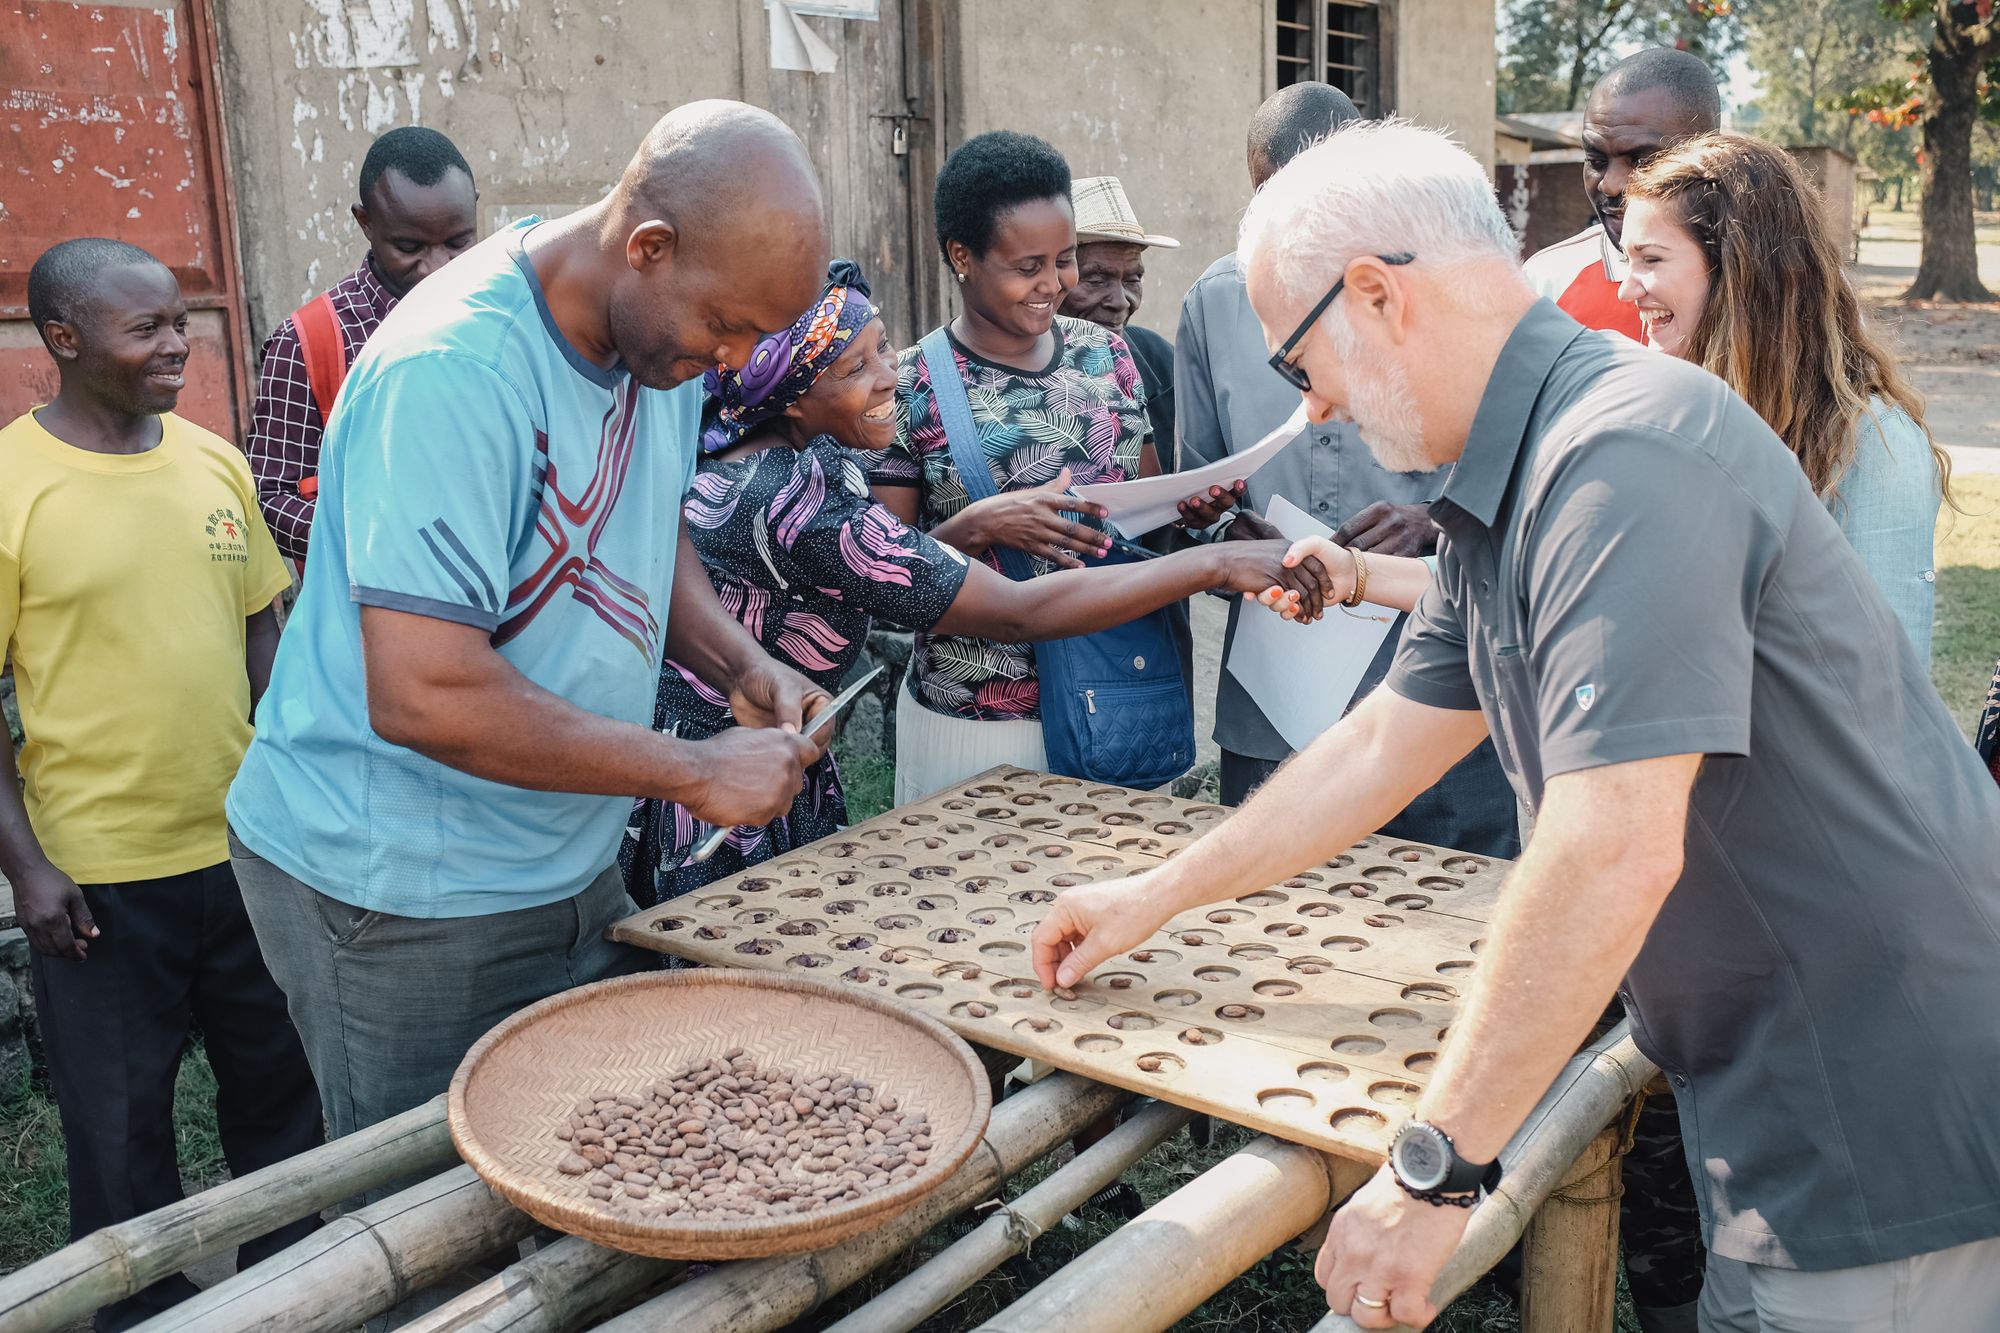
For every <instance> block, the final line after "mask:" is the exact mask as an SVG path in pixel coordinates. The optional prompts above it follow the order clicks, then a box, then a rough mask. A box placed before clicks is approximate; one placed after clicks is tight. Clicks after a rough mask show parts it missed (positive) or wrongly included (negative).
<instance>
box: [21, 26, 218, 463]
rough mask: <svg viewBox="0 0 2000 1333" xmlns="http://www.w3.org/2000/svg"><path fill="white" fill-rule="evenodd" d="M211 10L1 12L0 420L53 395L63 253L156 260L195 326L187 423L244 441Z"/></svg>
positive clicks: (184, 402) (183, 405)
mask: <svg viewBox="0 0 2000 1333" xmlns="http://www.w3.org/2000/svg"><path fill="white" fill-rule="evenodd" d="M215 53H216V47H215V28H214V24H213V20H212V15H211V12H210V0H118V2H117V3H113V4H103V3H100V4H82V3H67V2H66V0H42V2H40V3H36V2H34V0H0V130H4V132H5V147H4V148H0V421H10V420H12V419H13V418H14V417H15V416H17V415H19V414H20V413H21V412H24V411H26V410H27V409H28V408H30V407H33V406H35V405H36V404H38V403H44V402H47V401H48V399H49V398H50V396H51V395H53V394H54V392H55V383H56V376H55V368H54V367H53V366H52V365H51V364H50V361H49V358H48V355H47V353H45V352H44V351H43V350H42V346H41V340H40V338H39V337H38V336H37V335H36V333H35V329H34V326H33V325H32V324H30V323H29V322H28V317H27V316H28V308H27V307H28V269H29V267H30V266H32V265H33V264H34V262H35V257H36V256H37V255H39V254H41V253H42V251H44V250H46V249H48V247H50V246H51V245H54V244H55V243H56V242H58V241H64V240H69V239H70V238H72V237H76V236H109V237H113V238H116V239H118V240H121V241H129V242H131V243H132V244H133V245H137V246H140V247H142V248H144V249H146V250H148V251H150V252H151V253H153V254H155V255H157V256H159V258H160V260H161V261H162V262H163V263H165V264H166V265H167V266H168V267H170V268H172V269H173V271H174V276H175V277H177V278H178V279H179V280H180V285H181V291H182V293H183V294H184V295H185V296H186V297H187V302H188V306H189V313H190V319H189V321H188V325H189V341H190V342H191V343H192V344H193V346H192V349H191V353H190V355H189V357H188V368H187V381H188V382H187V389H186V390H185V391H184V392H183V393H182V394H181V402H180V412H181V414H182V415H183V416H186V417H188V418H190V419H191V420H194V421H198V422H200V423H201V424H202V425H204V426H207V427H208V428H209V429H210V430H213V431H215V432H217V433H218V434H221V435H222V436H224V437H225V438H227V439H230V440H235V441H239V442H240V441H241V440H242V438H243V437H242V430H241V427H242V425H243V423H244V422H246V421H247V420H248V417H249V398H248V394H247V379H246V374H247V372H246V366H247V362H246V360H245V357H244V355H243V349H244V347H245V346H246V339H247V332H248V330H247V328H246V325H245V321H244V315H243V300H242V285H241V281H240V279H239V276H238V272H237V262H236V233H235V224H234V199H233V197H232V194H231V191H230V186H229V173H228V154H227V152H226V151H225V146H224V142H223V137H222V120H221V115H220V110H219V108H218V107H217V105H216V92H217V89H216V68H217V66H216V54H215Z"/></svg>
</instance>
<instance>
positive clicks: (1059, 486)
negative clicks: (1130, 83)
mask: <svg viewBox="0 0 2000 1333" xmlns="http://www.w3.org/2000/svg"><path fill="white" fill-rule="evenodd" d="M1069 193H1070V173H1069V164H1068V163H1067V162H1065V161H1064V160H1063V157H1062V154H1060V153H1058V152H1057V151H1056V150H1055V149H1054V148H1051V147H1050V146H1049V145H1048V144H1046V143H1044V142H1043V141H1042V140H1040V139H1037V138H1034V137H1033V136H1031V135H1026V134H1016V133H1013V132H1011V131H1007V130H997V131H994V132H991V133H988V134H982V135H979V136H977V137H976V138H973V139H970V140H967V141H966V142H965V143H964V144H963V145H961V146H960V147H959V148H958V149H956V150H955V151H954V152H953V153H952V154H951V156H950V158H949V159H947V160H946V162H945V165H944V169H943V170H942V171H940V172H939V173H938V181H937V195H936V212H937V232H938V245H939V247H940V248H941V249H942V250H943V251H944V257H945V260H946V262H947V263H949V264H950V265H951V268H952V273H953V276H954V277H955V279H956V281H957V292H958V296H959V301H960V305H961V307H962V308H961V311H960V314H959V315H958V317H957V318H956V319H954V320H952V321H951V323H950V324H948V325H947V326H946V329H945V331H946V333H947V334H948V335H949V337H950V340H951V348H952V360H953V363H954V364H955V366H956V367H957V369H958V373H959V378H960V379H961V380H962V381H963V382H964V384H965V389H966V397H967V398H968V399H969V400H970V403H971V406H972V415H973V420H974V422H975V424H976V425H977V426H978V428H979V442H980V445H981V447H982V448H983V450H984V451H985V453H986V456H987V459H988V461H989V464H990V466H991V468H992V471H993V483H994V486H995V488H996V489H997V490H998V491H999V492H1000V494H998V495H996V496H994V497H993V498H992V499H989V500H985V501H981V502H980V503H977V504H968V503H967V499H966V492H965V486H964V484H963V483H962V482H961V481H960V479H959V476H958V469H957V467H956V465H954V463H953V462H952V457H951V449H950V446H949V444H948V443H947V441H946V439H945V432H944V425H943V423H942V421H941V420H940V419H939V416H938V412H937V408H936V404H935V402H934V401H933V399H932V396H931V386H930V374H929V371H928V369H927V368H926V366H925V364H924V357H923V352H922V350H921V348H919V347H911V348H909V349H908V350H906V351H904V352H903V353H902V355H901V357H900V358H899V370H898V385H897V393H896V414H897V434H896V442H895V444H894V446H893V447H891V448H890V449H888V450H887V451H885V452H884V453H883V454H882V455H880V456H879V457H878V458H877V459H875V460H874V463H873V465H872V466H871V467H870V469H869V481H870V483H871V484H872V485H873V486H874V489H875V496H876V498H877V499H879V500H880V501H881V502H882V503H883V504H884V505H886V506H888V507H889V508H890V509H892V510H894V511H895V513H896V515H897V517H899V518H901V519H903V520H904V521H905V522H907V523H909V524H910V525H911V526H913V527H916V528H919V529H921V530H923V531H925V532H928V533H930V534H931V535H932V536H933V537H935V538H937V539H938V540H939V541H942V542H946V543H948V544H949V545H951V546H953V547H955V548H957V549H959V550H961V551H964V552H965V553H966V554H968V555H971V556H974V557H978V558H980V559H983V560H984V561H985V562H986V563H987V564H989V565H991V566H993V567H994V568H996V569H997V568H998V567H999V560H998V557H997V556H996V555H995V554H993V548H995V547H997V546H1009V547H1013V548H1014V549H1016V550H1019V551H1022V552H1025V553H1026V554H1027V555H1028V556H1029V558H1030V563H1031V564H1032V565H1033V566H1034V570H1035V573H1036V574H1037V575H1038V576H1039V575H1043V574H1047V573H1048V572H1050V571H1051V570H1055V569H1060V568H1064V567H1074V566H1076V565H1078V564H1079V563H1080V561H1079V560H1078V559H1077V556H1078V555H1079V554H1088V555H1091V556H1098V555H1102V554H1104V553H1105V551H1107V550H1108V549H1109V547H1108V541H1109V538H1108V537H1107V535H1106V533H1105V531H1104V528H1103V525H1102V523H1101V521H1100V519H1099V517H1098V515H1099V514H1101V511H1100V510H1098V509H1097V508H1096V507H1095V506H1091V505H1086V504H1083V503H1081V502H1080V501H1078V500H1076V499H1075V498H1073V497H1065V496H1064V492H1065V491H1066V490H1067V489H1068V488H1069V486H1070V485H1071V484H1073V483H1074V484H1087V483H1094V482H1108V481H1125V480H1128V479H1130V478H1132V477H1140V476H1151V475H1153V474H1155V473H1157V472H1158V471H1159V470H1160V466H1159V460H1158V456H1157V454H1156V453H1155V451H1154V448H1153V443H1152V440H1151V439H1150V437H1149V434H1148V430H1149V428H1148V425H1147V420H1146V402H1145V389H1144V387H1143V384H1142V381H1141V380H1140V377H1139V370H1138V366H1137V365H1136V363H1135V362H1134V361H1133V359H1132V354H1131V352H1130V351H1129V350H1127V348H1126V346H1125V342H1124V340H1123V339H1122V338H1120V337H1119V336H1118V335H1117V334H1116V333H1113V332H1111V331H1110V330H1108V329H1105V328H1102V327H1100V326H1098V325H1096V324H1091V323H1088V322H1086V321H1084V320H1080V319H1071V318H1069V317H1067V316H1064V315H1059V314H1057V313H1056V312H1057V310H1058V308H1059V307H1060V306H1061V305H1062V299H1063V294H1064V293H1065V292H1067V291H1068V290H1069V289H1070V288H1071V287H1072V286H1074V285H1075V283H1076V228H1075V223H1074V218H1073V215H1072V213H1071V208H1070V197H1069ZM1228 503H1229V501H1228V500H1226V499H1214V498H1210V499H1200V500H1196V501H1190V502H1187V503H1185V504H1183V506H1182V512H1183V514H1184V516H1185V517H1184V518H1183V520H1182V521H1183V522H1184V523H1186V524H1188V525H1191V526H1194V527H1202V526H1206V525H1207V524H1209V523H1212V522H1214V521H1215V519H1217V518H1218V517H1220V516H1221V513H1222V510H1223V509H1225V508H1227V505H1228ZM1079 514H1082V515H1083V517H1081V518H1079V517H1078V515H1079ZM1040 703H1041V695H1040V688H1039V684H1038V682H1037V680H1036V676H1035V656H1034V650H1033V648H1031V647H1030V646H1029V645H1027V644H1015V643H999V642H995V641H993V640H991V639H984V638H980V637H978V636H976V635H968V634H926V633H920V634H918V635H917V639H916V646H915V651H914V652H913V653H912V655H911V659H910V676H909V680H908V682H907V684H906V686H905V688H903V689H901V690H899V691H898V692H897V705H896V800H897V802H898V803H899V804H900V803H902V802H905V801H910V800H915V799H917V798H919V797H922V796H926V795H929V794H930V793H931V792H933V791H936V790H938V789H939V788H942V787H945V786H949V785H950V784H952V783H954V782H957V781H959V780H961V779H963V778H966V777H969V776H970V775H972V774H974V773H977V772H980V771H982V770H983V769H987V768H990V767H992V766H993V765H995V764H1002V763H1011V764H1019V765H1021V766H1023V767H1026V768H1036V769H1039V768H1045V767H1047V759H1046V754H1045V752H1044V749H1043V746H1042V724H1041V706H1040Z"/></svg>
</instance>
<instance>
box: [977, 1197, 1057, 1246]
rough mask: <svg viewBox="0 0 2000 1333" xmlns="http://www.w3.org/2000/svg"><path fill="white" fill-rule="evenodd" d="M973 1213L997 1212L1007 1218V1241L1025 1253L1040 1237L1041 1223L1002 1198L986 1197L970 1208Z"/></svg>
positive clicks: (1041, 1231) (1041, 1232)
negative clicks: (984, 1200) (976, 1205)
mask: <svg viewBox="0 0 2000 1333" xmlns="http://www.w3.org/2000/svg"><path fill="white" fill-rule="evenodd" d="M972 1211H973V1212H975V1213H985V1212H997V1213H999V1214H1000V1215H1001V1216H1003V1217H1005V1218H1006V1219H1007V1228H1006V1229H1007V1243H1008V1244H1010V1245H1017V1246H1019V1247H1020V1250H1021V1253H1022V1254H1024V1255H1025V1254H1027V1253H1028V1251H1029V1249H1030V1247H1032V1246H1033V1245H1034V1243H1035V1242H1036V1241H1038V1240H1040V1239H1041V1238H1042V1234H1043V1228H1042V1224H1041V1223H1039V1222H1037V1221H1036V1220H1035V1219H1034V1218H1032V1217H1029V1216H1028V1215H1027V1214H1026V1213H1024V1212H1021V1211H1019V1210H1018V1209H1016V1208H1015V1207H1014V1205H1012V1204H1010V1203H1008V1202H1007V1201H1006V1200H1004V1199H988V1200H987V1201H986V1202H985V1203H982V1204H980V1205H979V1206H978V1207H977V1208H974V1209H973V1210H972Z"/></svg>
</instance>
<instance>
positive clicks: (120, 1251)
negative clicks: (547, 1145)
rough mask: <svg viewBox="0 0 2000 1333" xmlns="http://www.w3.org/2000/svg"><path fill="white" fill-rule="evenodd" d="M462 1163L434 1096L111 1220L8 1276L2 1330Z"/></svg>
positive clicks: (73, 1310)
mask: <svg viewBox="0 0 2000 1333" xmlns="http://www.w3.org/2000/svg"><path fill="white" fill-rule="evenodd" d="M457 1160H458V1154H457V1153H455V1152H453V1151H452V1147H451V1134H450V1133H449V1131H447V1130H446V1128H445V1123H444V1098H443V1097H442V1096H439V1097H435V1098H432V1099H431V1100H430V1101H428V1102H425V1103H424V1104H423V1105H422V1106H419V1107H416V1108H414V1109H412V1110H409V1111H405V1112H404V1113H403V1114H401V1115H399V1116H395V1117H393V1118H392V1119H389V1120H384V1121H383V1122H382V1123H380V1124H378V1125H371V1126H370V1127H369V1128H367V1129H364V1130H362V1131H361V1132H360V1133H358V1134H350V1135H348V1136H347V1137H346V1138H344V1139H336V1140H335V1141H334V1142H332V1143H328V1144H325V1145H323V1146H322V1147H318V1148H315V1149H313V1150H312V1151H311V1152H308V1153H301V1154H300V1155H299V1156H297V1157H294V1158H292V1159H291V1160H289V1161H285V1162H279V1163H277V1164H275V1165H273V1166H268V1167H266V1168H264V1169H263V1170H262V1171H253V1172H251V1173H250V1174H249V1175H247V1176H243V1177H241V1178H239V1179H236V1180H231V1181H227V1182H225V1183H224V1184H221V1185H217V1186H216V1187H215V1188H214V1189H209V1190H203V1191H202V1192H201V1193H199V1194H197V1195H195V1196H193V1197H192V1198H188V1199H183V1200H182V1201H181V1202H179V1203H176V1204H171V1205H169V1206H168V1207H165V1208H162V1209H159V1210H158V1211H156V1212H151V1213H147V1214H146V1215H145V1216H143V1217H135V1218H133V1219H132V1220H131V1221H129V1222H120V1223H119V1224H118V1225H116V1226H111V1227H106V1228H105V1229H104V1230H102V1231H98V1232H95V1233H93V1234H91V1235H89V1236H86V1237H84V1238H83V1239H82V1240H80V1241H78V1242H76V1243H75V1244H74V1245H70V1246H67V1247H65V1248H63V1249H60V1250H58V1251H56V1252H55V1253H54V1254H51V1255H49V1256H48V1257H47V1258H45V1259H39V1260H37V1261H35V1262H34V1263H32V1264H28V1265H26V1266H25V1267H23V1268H20V1269H18V1270H16V1271H15V1272H13V1273H10V1274H9V1275H7V1276H6V1277H4V1278H0V1333H46V1330H50V1329H57V1328H61V1327H62V1326H63V1325H64V1324H67V1323H70V1322H72V1321H73V1320H77V1319H81V1318H83V1317H84V1316H86V1315H88V1314H89V1313H90V1312H91V1311H93V1310H95V1309H97V1308H98V1307H100V1306H103V1305H108V1304H110V1303H111V1302H112V1301H116V1300H122V1299H124V1298H125V1297H127V1296H130V1295H132V1294H133V1293H134V1292H137V1291H140V1290H143V1289H144V1288H146V1287H148V1286H150V1285H152V1284H153V1283H154V1282H157V1281H159V1280H160V1279H161V1278H163V1277H166V1276H168V1275H169V1274H172V1273H178V1272H180V1271H181V1270H182V1269H183V1268H185V1267H187V1266H188V1265H189V1264H192V1263H196V1262H199V1261H200V1260H202V1259H206V1258H208V1257H209V1256H211V1255H215V1254H220V1253H222V1252H223V1251H225V1250H227V1249H229V1248H231V1247H232V1246H236V1245H240V1244H242V1243H243V1242H244V1241H246V1240H254V1239H256V1238H257V1237H259V1236H263V1235H268V1234H269V1233H270V1232H273V1231H275V1230H277V1229H278V1228H279V1227H281V1226H284V1225H286V1224H287V1223H291V1222H296V1221H297V1220H298V1219H300V1218H302V1217H309V1216H311V1215H312V1214H314V1213H317V1212H319V1211H321V1210H322V1209H325V1208H330V1207H332V1206H333V1205H334V1204H336V1203H339V1202H340V1201H341V1200H343V1199H347V1198H351V1197H353V1196H355V1195H358V1194H364V1193H366V1192H367V1191H369V1190H372V1189H379V1188H380V1187H382V1186H384V1185H387V1184H389V1183H391V1182H393V1181H397V1180H401V1179H403V1178H404V1177H405V1176H411V1175H416V1174H419V1173H421V1172H426V1171H436V1170H440V1169H442V1168H444V1167H446V1166H449V1165H451V1164H453V1163H455V1162H457Z"/></svg>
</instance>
